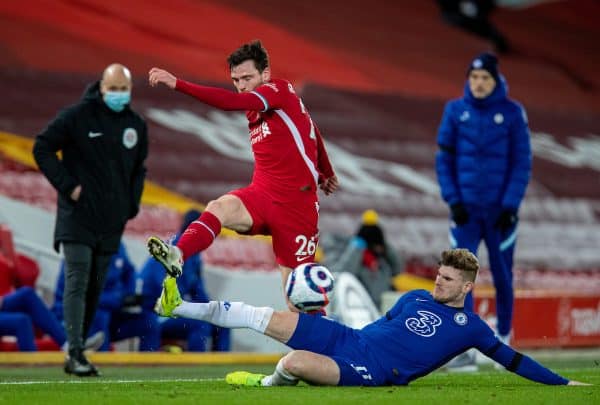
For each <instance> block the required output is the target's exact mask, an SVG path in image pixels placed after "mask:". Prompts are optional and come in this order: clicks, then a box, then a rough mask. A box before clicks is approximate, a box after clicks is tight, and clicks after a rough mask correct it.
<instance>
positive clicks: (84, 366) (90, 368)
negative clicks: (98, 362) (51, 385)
mask: <svg viewBox="0 0 600 405" xmlns="http://www.w3.org/2000/svg"><path fill="white" fill-rule="evenodd" d="M64 370H65V373H67V374H73V375H76V376H78V377H98V376H100V372H99V371H98V369H97V368H96V367H95V366H94V365H93V364H91V363H90V362H89V361H88V360H87V359H86V358H85V356H84V355H83V353H81V352H80V353H74V354H72V355H71V354H69V356H67V358H66V360H65V368H64Z"/></svg>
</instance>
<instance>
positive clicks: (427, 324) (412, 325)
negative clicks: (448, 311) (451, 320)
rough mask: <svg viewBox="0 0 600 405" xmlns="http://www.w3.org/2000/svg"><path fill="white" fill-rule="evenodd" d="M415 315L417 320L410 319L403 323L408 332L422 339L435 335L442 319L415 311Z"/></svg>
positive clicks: (431, 314)
mask: <svg viewBox="0 0 600 405" xmlns="http://www.w3.org/2000/svg"><path fill="white" fill-rule="evenodd" d="M417 314H419V318H415V317H411V318H407V319H406V321H404V324H405V325H406V327H407V328H408V330H409V331H411V332H412V333H415V334H417V335H419V336H423V337H430V336H433V335H435V332H436V327H437V326H440V325H441V324H442V319H441V318H440V317H439V316H437V315H436V314H434V313H432V312H429V311H417Z"/></svg>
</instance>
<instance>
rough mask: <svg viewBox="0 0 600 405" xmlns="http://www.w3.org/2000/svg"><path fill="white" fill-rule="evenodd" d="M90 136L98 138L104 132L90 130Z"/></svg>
mask: <svg viewBox="0 0 600 405" xmlns="http://www.w3.org/2000/svg"><path fill="white" fill-rule="evenodd" d="M88 136H89V137H90V138H97V137H99V136H102V132H92V131H90V132H89V133H88Z"/></svg>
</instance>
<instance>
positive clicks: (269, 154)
mask: <svg viewBox="0 0 600 405" xmlns="http://www.w3.org/2000/svg"><path fill="white" fill-rule="evenodd" d="M176 89H177V90H178V91H181V92H183V93H186V94H189V95H191V96H192V97H195V98H197V99H198V100H200V101H202V102H204V103H206V104H208V105H211V106H213V107H216V108H219V109H222V110H225V111H235V110H247V113H246V115H247V117H248V121H249V124H248V126H249V130H250V144H251V146H252V151H253V153H254V159H255V169H254V175H253V179H252V183H253V184H254V185H256V186H258V187H260V188H261V189H263V190H265V192H266V193H268V194H269V196H270V197H271V198H273V200H274V201H290V200H293V199H294V194H295V193H296V192H300V191H304V192H306V191H312V192H314V193H316V190H317V185H318V184H319V181H320V180H322V179H327V178H330V177H331V176H333V175H334V172H333V168H332V167H331V163H330V162H329V157H328V156H327V151H326V150H325V146H324V144H323V139H322V137H321V134H320V133H319V129H318V128H317V127H316V126H315V125H314V123H313V122H312V120H311V118H310V115H309V114H308V112H307V111H306V108H304V105H303V104H302V100H300V97H298V96H297V95H296V92H295V91H294V88H293V87H292V85H291V83H290V82H288V81H286V80H281V79H274V80H272V81H270V82H269V83H265V84H263V85H261V86H259V87H257V88H256V89H255V90H254V91H252V92H250V93H234V92H231V91H229V90H224V89H220V88H217V87H207V86H201V85H197V84H193V83H190V82H187V81H185V80H180V79H177V82H176Z"/></svg>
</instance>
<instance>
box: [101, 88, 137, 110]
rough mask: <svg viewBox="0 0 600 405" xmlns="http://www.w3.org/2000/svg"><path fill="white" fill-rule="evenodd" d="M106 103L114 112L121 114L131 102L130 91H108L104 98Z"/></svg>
mask: <svg viewBox="0 0 600 405" xmlns="http://www.w3.org/2000/svg"><path fill="white" fill-rule="evenodd" d="M102 98H103V99H104V102H105V103H106V105H107V106H108V108H110V109H111V110H113V111H114V112H121V111H123V109H124V108H125V106H126V105H127V104H129V102H130V101H131V92H130V91H107V92H106V93H104V96H103V97H102Z"/></svg>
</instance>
